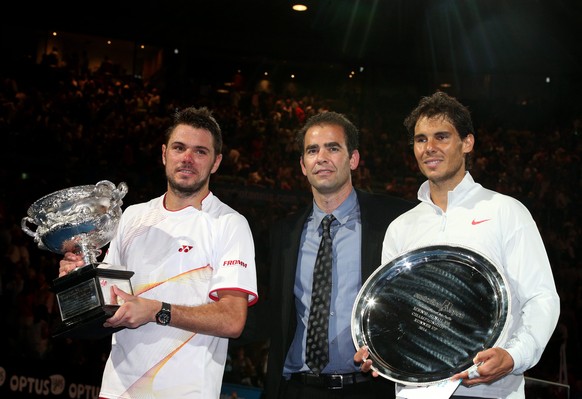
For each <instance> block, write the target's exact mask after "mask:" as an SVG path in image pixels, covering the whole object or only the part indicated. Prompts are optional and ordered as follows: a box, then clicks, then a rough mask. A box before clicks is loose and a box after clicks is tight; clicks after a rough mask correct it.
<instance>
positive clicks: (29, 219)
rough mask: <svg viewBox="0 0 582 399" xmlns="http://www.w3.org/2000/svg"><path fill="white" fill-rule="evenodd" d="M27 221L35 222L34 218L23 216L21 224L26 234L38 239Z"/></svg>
mask: <svg viewBox="0 0 582 399" xmlns="http://www.w3.org/2000/svg"><path fill="white" fill-rule="evenodd" d="M27 223H31V224H32V223H34V220H32V218H31V217H28V216H25V217H23V218H22V222H21V223H20V226H21V227H22V231H24V232H25V233H26V234H28V235H29V236H31V237H34V238H35V239H36V232H35V231H32V230H30V229H29V228H28V225H27Z"/></svg>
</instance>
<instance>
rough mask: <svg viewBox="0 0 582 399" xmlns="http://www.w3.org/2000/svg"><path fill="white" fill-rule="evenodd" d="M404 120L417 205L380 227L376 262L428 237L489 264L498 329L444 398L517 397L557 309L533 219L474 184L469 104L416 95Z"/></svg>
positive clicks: (366, 364) (366, 365)
mask: <svg viewBox="0 0 582 399" xmlns="http://www.w3.org/2000/svg"><path fill="white" fill-rule="evenodd" d="M404 125H405V126H406V128H407V130H408V132H409V133H410V135H411V140H412V145H413V149H414V155H415V157H416V160H417V162H418V166H419V168H420V171H421V172H422V174H423V175H424V176H426V178H427V179H428V180H427V181H426V182H424V183H423V184H422V185H421V187H420V189H419V191H418V199H419V200H420V204H418V205H417V206H416V207H415V208H413V209H411V210H410V211H408V212H406V213H404V214H403V215H401V216H400V217H399V218H397V219H395V220H394V221H393V222H392V223H391V224H390V226H389V227H388V230H387V232H386V236H385V239H384V243H383V250H382V264H387V263H389V262H390V261H391V260H392V259H394V258H396V257H397V256H399V255H401V254H404V253H406V252H408V251H410V250H413V249H416V248H419V247H425V246H430V245H435V244H445V245H446V244H448V245H460V246H464V247H468V248H471V249H474V250H475V251H476V252H479V253H481V254H483V255H485V256H486V257H488V258H489V259H490V260H491V261H492V262H493V263H495V264H496V265H497V266H498V267H499V269H500V272H501V273H503V275H504V277H505V279H506V280H507V282H508V285H509V289H508V291H509V293H510V295H511V298H510V301H509V303H510V309H509V314H508V319H507V324H506V327H505V328H506V331H505V333H504V334H503V337H502V338H501V340H500V341H499V342H498V343H497V346H496V347H494V348H486V349H485V350H483V351H481V352H479V353H478V354H477V355H476V356H475V358H474V359H473V362H474V363H475V364H476V365H478V367H477V368H476V372H472V373H471V375H469V372H468V371H464V372H462V373H458V374H455V375H453V376H452V377H451V380H453V381H455V380H459V379H462V385H460V386H459V387H458V388H457V389H456V391H455V392H454V394H453V396H452V397H453V398H464V397H471V398H474V397H477V398H510V399H517V398H519V399H522V398H525V393H524V384H525V382H524V375H523V373H524V372H525V371H526V370H528V369H530V368H531V367H533V366H534V365H535V364H536V363H537V362H538V361H539V360H540V357H541V355H542V353H543V351H544V349H545V347H546V345H547V343H548V341H549V339H550V337H551V336H552V333H553V331H554V329H555V327H556V324H557V321H558V317H559V314H560V299H559V297H558V294H557V292H556V287H555V284H554V278H553V275H552V269H551V266H550V263H549V260H548V256H547V254H546V251H545V248H544V244H543V241H542V238H541V236H540V233H539V230H538V228H537V226H536V223H535V221H534V220H533V218H532V216H531V214H530V212H529V211H528V210H527V208H526V207H525V206H524V205H523V204H521V203H520V202H519V201H517V200H516V199H514V198H512V197H509V196H507V195H503V194H500V193H498V192H495V191H491V190H488V189H486V188H484V187H482V186H481V185H480V184H478V183H476V182H475V181H474V180H473V178H472V176H471V174H470V173H469V172H468V171H467V166H468V162H469V159H468V157H469V156H470V153H471V152H472V151H473V146H474V143H475V130H474V128H473V124H472V121H471V116H470V113H469V110H468V109H467V108H466V107H465V106H463V105H462V104H461V103H459V102H458V101H457V100H456V99H455V98H453V97H450V96H448V95H447V94H445V93H443V92H437V93H435V94H433V95H432V96H430V97H424V98H423V99H422V100H421V101H420V103H419V105H418V107H417V108H415V109H414V110H413V111H412V112H411V114H410V115H409V116H408V117H407V118H406V119H405V121H404ZM367 357H368V352H367V348H361V349H360V350H359V351H358V353H357V354H356V356H355V358H354V359H355V360H356V361H357V362H362V361H363V363H362V370H364V371H369V370H370V369H371V367H372V362H371V360H369V359H367ZM366 359H367V360H366ZM375 374H376V373H375ZM398 390H399V389H398V387H397V391H398Z"/></svg>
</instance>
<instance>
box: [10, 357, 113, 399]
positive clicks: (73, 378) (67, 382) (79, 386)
mask: <svg viewBox="0 0 582 399" xmlns="http://www.w3.org/2000/svg"><path fill="white" fill-rule="evenodd" d="M2 363H4V364H0V398H2V399H12V398H45V399H52V398H55V399H56V398H70V399H98V398H99V388H100V384H101V373H102V370H100V369H99V370H95V369H89V368H88V367H79V366H78V365H74V366H71V367H66V366H58V367H57V368H55V365H54V364H52V365H51V364H48V362H41V361H34V360H27V361H26V362H22V363H21V362H18V361H16V362H8V363H6V362H2Z"/></svg>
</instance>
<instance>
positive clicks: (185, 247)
mask: <svg viewBox="0 0 582 399" xmlns="http://www.w3.org/2000/svg"><path fill="white" fill-rule="evenodd" d="M191 249H192V245H182V246H181V247H180V249H178V252H184V253H186V252H188V251H190V250H191Z"/></svg>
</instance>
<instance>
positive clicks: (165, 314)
mask: <svg viewBox="0 0 582 399" xmlns="http://www.w3.org/2000/svg"><path fill="white" fill-rule="evenodd" d="M171 316H172V313H171V307H170V305H169V304H167V303H162V309H161V310H160V311H159V312H158V313H157V314H156V322H157V323H158V324H161V325H163V326H166V325H168V324H169V323H170V318H171Z"/></svg>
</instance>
